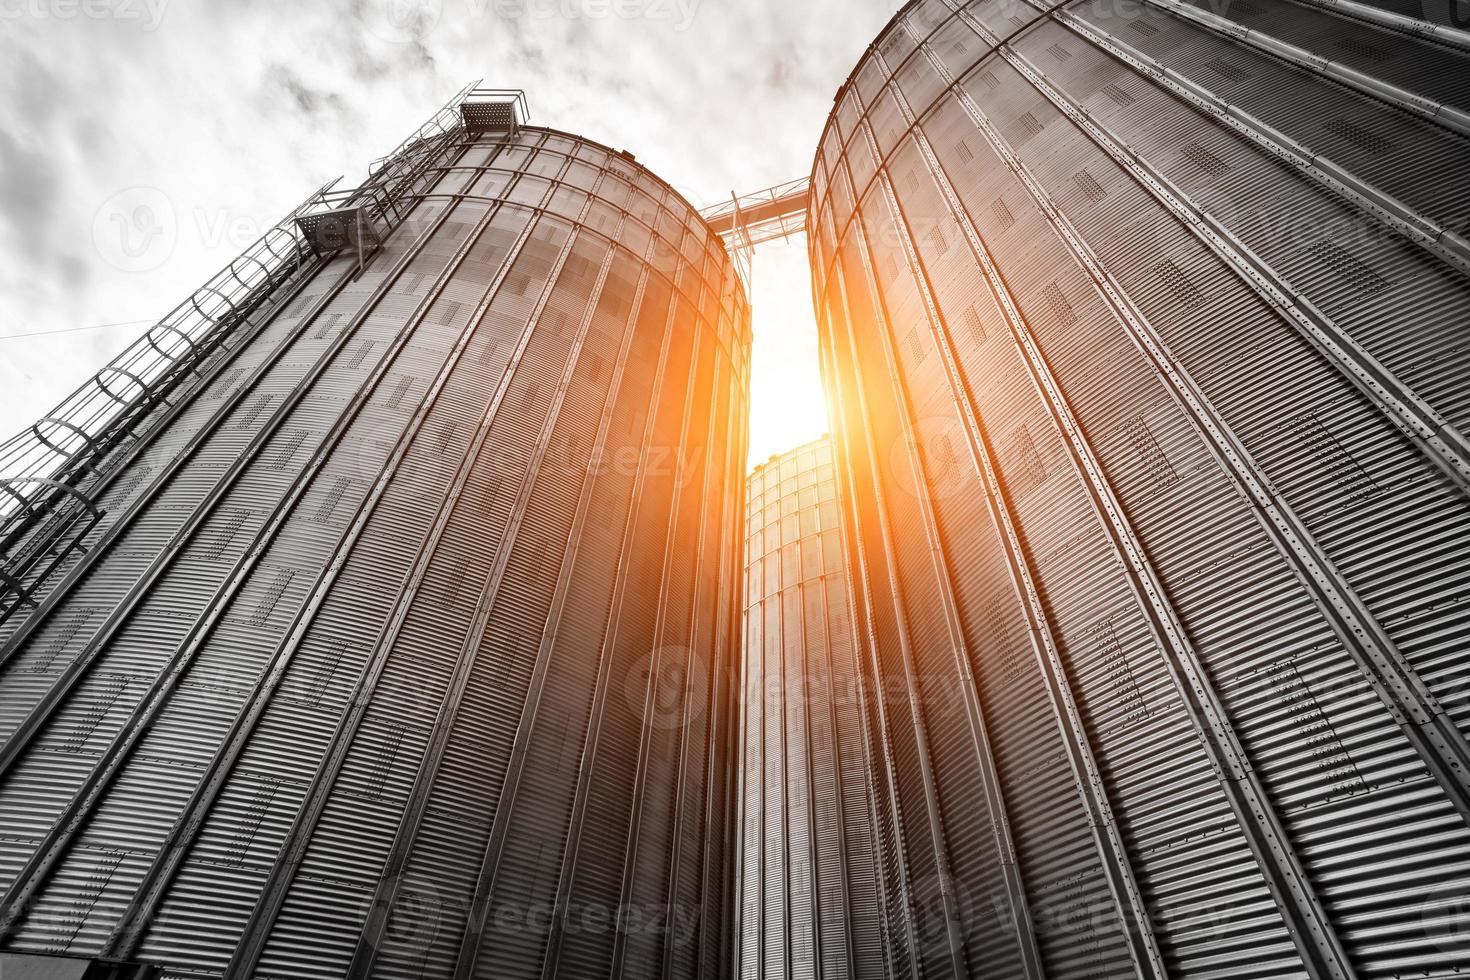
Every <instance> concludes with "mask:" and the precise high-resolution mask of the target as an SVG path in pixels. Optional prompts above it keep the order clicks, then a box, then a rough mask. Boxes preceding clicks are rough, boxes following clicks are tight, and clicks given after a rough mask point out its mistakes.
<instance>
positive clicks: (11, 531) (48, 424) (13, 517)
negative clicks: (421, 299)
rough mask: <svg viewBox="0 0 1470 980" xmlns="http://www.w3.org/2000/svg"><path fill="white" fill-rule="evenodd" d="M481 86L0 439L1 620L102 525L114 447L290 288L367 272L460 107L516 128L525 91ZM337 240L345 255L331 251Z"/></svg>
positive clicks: (447, 148) (460, 132)
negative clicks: (329, 273)
mask: <svg viewBox="0 0 1470 980" xmlns="http://www.w3.org/2000/svg"><path fill="white" fill-rule="evenodd" d="M478 85H479V82H478V81H476V82H472V83H471V84H470V85H467V86H465V87H464V88H463V89H461V90H460V91H459V92H458V93H456V94H455V96H454V97H453V98H452V99H450V100H449V101H448V102H446V103H445V104H444V106H443V107H441V108H440V109H439V110H438V112H436V113H435V114H434V115H433V116H432V117H431V118H430V119H429V121H428V122H426V123H425V124H424V125H423V126H421V127H419V129H418V130H417V131H416V132H415V133H414V134H413V135H412V136H410V137H409V138H408V139H406V140H404V141H403V142H402V143H400V144H399V145H398V146H397V147H396V148H395V149H394V150H393V152H391V153H389V154H388V155H387V156H385V157H382V158H380V159H379V160H377V161H375V162H374V163H373V164H372V166H371V167H370V168H369V174H368V178H367V180H365V181H364V182H363V183H362V185H360V186H359V187H356V188H354V189H351V190H335V189H334V188H335V187H336V185H337V184H338V182H339V181H340V178H339V179H338V180H333V181H329V182H328V183H326V184H324V185H322V186H321V187H320V188H318V189H317V190H316V191H314V192H313V193H312V194H311V195H310V196H309V197H308V198H307V199H306V200H305V201H304V202H302V203H301V204H300V205H299V206H298V207H297V208H295V209H294V210H292V211H291V212H290V213H289V214H287V215H286V217H284V218H283V219H282V220H281V221H280V222H278V223H277V224H276V225H275V226H274V227H272V228H271V229H269V230H268V231H266V233H265V234H264V235H262V236H261V238H260V239H258V240H257V241H256V242H254V243H253V244H251V245H250V246H249V247H248V248H246V249H245V251H244V252H243V253H242V254H241V255H239V256H237V257H236V258H235V259H234V260H233V261H231V262H230V263H229V265H227V266H226V267H225V268H224V269H222V270H220V272H218V273H216V274H215V276H214V277H213V278H211V279H210V280H209V281H208V282H206V283H205V284H204V285H203V286H202V287H200V288H199V289H198V290H196V291H195V292H194V293H193V294H191V295H190V296H189V297H188V298H186V299H185V300H184V301H183V302H182V303H180V304H179V305H178V306H177V307H175V308H174V309H173V310H172V311H170V312H169V313H168V314H167V315H165V316H164V317H163V318H162V319H161V320H160V321H159V322H158V323H156V324H154V325H153V326H151V327H149V329H148V330H146V331H144V332H143V334H142V335H141V336H139V337H138V338H137V339H136V340H135V341H134V342H133V343H132V344H130V345H129V346H128V347H127V348H126V349H125V350H123V351H122V353H120V354H118V355H117V356H116V357H115V358H113V359H112V360H111V361H110V362H109V363H108V364H107V365H106V366H104V367H103V368H102V369H101V370H99V371H98V372H97V373H96V374H94V375H93V376H92V377H90V378H88V379H87V380H86V382H84V383H83V384H82V385H81V386H80V387H79V388H77V390H76V391H74V392H72V393H71V394H70V395H68V396H67V397H66V398H65V399H63V400H62V402H61V404H59V405H58V406H57V407H56V408H55V409H54V410H52V411H51V412H49V413H47V415H46V416H45V417H44V418H43V419H41V421H39V422H37V423H36V424H35V425H32V426H29V427H27V428H26V429H24V430H23V431H21V432H19V433H17V434H16V435H14V436H12V437H10V438H9V439H6V440H5V441H4V442H0V490H3V492H0V623H3V622H5V621H6V620H7V619H8V618H9V617H10V616H11V615H12V614H13V613H14V612H15V610H16V609H17V608H19V607H20V606H22V605H24V604H26V603H27V602H29V601H31V600H32V599H33V597H34V596H36V595H37V594H38V591H39V589H40V587H41V586H42V585H44V583H45V581H46V580H47V577H48V576H49V575H50V574H51V573H52V572H53V571H55V570H56V569H57V568H58V567H59V566H60V564H61V562H62V560H63V559H64V558H65V557H66V556H67V555H69V554H70V553H71V552H72V551H74V550H76V549H77V548H81V547H82V538H83V537H84V536H85V535H86V534H87V533H88V532H89V531H90V530H91V529H92V528H93V527H95V526H96V524H97V522H98V521H99V520H100V519H101V517H102V511H101V510H100V509H99V507H98V501H97V500H96V499H95V497H94V494H93V490H94V489H97V488H98V485H99V483H100V481H101V480H102V479H103V478H104V477H105V476H107V475H108V473H109V472H111V471H112V470H113V469H115V468H116V466H117V465H118V463H119V461H120V460H121V459H123V458H125V456H126V454H125V453H124V452H120V451H119V450H121V449H124V448H126V447H127V446H130V445H133V444H136V442H137V440H138V439H140V438H141V437H142V436H143V435H145V434H146V433H147V432H148V431H149V430H150V429H151V428H152V425H153V423H156V422H157V421H158V419H159V418H160V417H161V415H162V414H163V413H162V412H160V411H158V409H159V407H160V406H164V407H165V409H164V410H165V411H166V410H167V407H168V406H171V405H174V404H178V403H179V401H180V400H182V399H185V398H187V397H188V396H189V395H190V394H192V393H193V391H194V390H195V389H196V388H197V386H198V385H199V384H201V383H202V382H203V380H204V378H205V376H206V374H205V372H204V371H203V370H202V367H203V365H204V364H205V362H206V361H208V360H209V359H210V357H211V356H212V355H213V354H215V353H216V352H217V351H219V350H221V349H223V350H226V351H228V350H230V349H231V348H232V346H233V344H232V341H233V340H235V339H236V338H237V337H238V336H239V335H240V334H242V333H243V332H247V331H249V330H251V329H253V328H254V327H255V326H257V325H258V324H259V323H260V322H262V321H263V320H264V319H266V318H268V317H269V316H271V315H272V314H274V313H275V312H276V311H277V309H278V308H279V306H280V304H281V302H282V301H283V300H284V298H285V297H286V296H288V295H290V293H291V290H290V288H289V287H290V286H294V285H295V284H296V283H297V282H299V281H300V280H301V279H303V278H304V277H306V276H309V275H310V274H312V273H313V272H315V271H317V270H318V269H320V268H321V267H322V266H323V265H324V264H325V263H326V261H327V260H328V259H329V258H330V257H331V255H333V254H335V252H336V251H338V250H339V249H340V247H346V246H348V245H351V246H353V247H356V248H357V249H358V250H359V255H358V258H359V264H361V263H362V262H365V261H366V259H367V257H368V256H369V255H370V254H371V253H372V252H373V251H374V250H376V249H377V248H379V247H381V243H382V241H383V239H384V238H386V237H387V235H388V234H389V233H391V232H392V231H393V230H394V229H395V228H396V227H397V226H398V225H399V224H400V223H401V222H402V221H403V219H404V218H405V217H406V215H407V211H408V208H409V207H411V206H412V204H413V203H415V202H416V201H417V200H418V198H419V196H420V195H421V194H422V193H423V190H424V187H423V186H421V185H422V183H423V181H425V180H429V181H432V180H434V179H437V169H436V168H438V167H441V166H442V165H443V164H444V163H445V162H446V160H447V157H448V155H449V153H450V152H452V150H453V149H454V147H455V146H456V145H457V144H458V142H459V141H460V140H461V138H462V137H463V136H464V135H465V133H466V130H467V127H466V124H465V117H464V112H463V108H464V106H465V105H466V104H479V103H482V102H483V103H486V104H489V103H491V102H492V101H495V100H496V99H501V100H503V99H504V98H505V97H507V96H509V97H510V98H511V103H512V105H513V109H512V116H513V118H514V119H515V121H516V125H519V121H520V120H521V119H523V118H524V105H525V97H524V95H522V94H519V93H514V92H504V91H500V90H488V89H478V88H476V86H478ZM513 131H514V127H513V128H512V132H513ZM332 235H337V236H339V237H340V240H341V245H340V246H339V247H338V248H327V247H324V244H325V243H330V242H331V241H334V240H336V239H333V238H332V237H330V236H332ZM324 236H326V237H324ZM175 396H178V397H175Z"/></svg>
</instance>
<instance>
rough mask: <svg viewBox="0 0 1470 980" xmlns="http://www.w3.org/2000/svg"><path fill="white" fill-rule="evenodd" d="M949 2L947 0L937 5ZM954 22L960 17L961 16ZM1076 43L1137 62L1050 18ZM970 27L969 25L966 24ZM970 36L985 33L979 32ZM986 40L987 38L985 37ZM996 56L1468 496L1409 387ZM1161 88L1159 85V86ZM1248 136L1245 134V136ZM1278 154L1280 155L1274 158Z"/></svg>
mask: <svg viewBox="0 0 1470 980" xmlns="http://www.w3.org/2000/svg"><path fill="white" fill-rule="evenodd" d="M945 2H953V0H945ZM961 16H968V15H967V14H961ZM1055 17H1056V19H1057V20H1058V22H1060V23H1062V24H1064V25H1065V26H1067V27H1068V28H1070V29H1071V30H1073V31H1074V32H1075V33H1077V34H1078V35H1079V36H1081V37H1083V38H1086V39H1087V40H1090V41H1092V42H1094V43H1096V44H1097V45H1099V46H1101V47H1103V48H1104V49H1106V50H1108V51H1110V52H1111V53H1113V54H1115V55H1117V56H1118V57H1120V58H1122V59H1123V60H1124V61H1128V62H1129V63H1131V64H1133V65H1134V66H1135V67H1139V68H1142V67H1143V66H1142V65H1141V63H1140V62H1139V61H1138V60H1137V59H1136V58H1134V57H1133V56H1132V55H1131V54H1130V53H1129V52H1128V51H1127V50H1126V49H1125V48H1123V47H1121V46H1120V45H1119V42H1117V40H1116V39H1114V38H1112V37H1109V36H1107V35H1103V34H1100V33H1099V32H1098V31H1097V30H1096V29H1094V28H1093V27H1092V26H1091V25H1089V24H1087V23H1086V22H1085V21H1083V20H1082V19H1081V18H1079V17H1077V16H1076V15H1075V14H1072V13H1071V12H1070V11H1067V10H1058V11H1057V12H1056V14H1055ZM972 23H973V21H972ZM974 27H975V29H976V30H977V31H980V32H982V33H985V34H988V32H985V31H984V28H983V26H981V25H979V24H978V23H976V24H974ZM991 37H993V35H991ZM999 55H1000V56H1001V57H1002V58H1004V59H1005V60H1006V61H1007V63H1009V64H1010V65H1011V66H1012V67H1014V68H1015V69H1016V70H1017V71H1019V72H1021V74H1023V75H1024V76H1026V78H1027V79H1029V80H1030V82H1031V84H1032V85H1033V86H1034V87H1035V88H1036V90H1037V91H1038V92H1040V93H1041V94H1042V95H1044V96H1045V97H1046V98H1047V100H1048V101H1050V102H1051V103H1052V104H1053V105H1055V106H1056V107H1057V109H1059V110H1060V111H1061V112H1062V113H1063V114H1064V115H1065V116H1066V117H1067V118H1068V119H1070V120H1072V122H1074V123H1075V124H1076V125H1077V126H1078V127H1079V128H1081V129H1082V130H1083V131H1084V132H1086V133H1087V134H1088V135H1089V137H1090V138H1091V139H1092V140H1093V141H1094V142H1095V143H1097V144H1098V145H1099V146H1100V147H1101V148H1102V149H1103V150H1104V151H1105V152H1106V153H1107V154H1108V155H1109V156H1110V157H1112V158H1113V159H1114V160H1115V161H1116V162H1117V163H1118V165H1119V166H1121V167H1123V168H1124V169H1125V170H1127V171H1129V172H1130V173H1132V174H1133V175H1134V176H1135V177H1136V178H1137V179H1138V180H1139V182H1140V183H1141V184H1142V185H1143V186H1144V187H1145V188H1147V189H1148V190H1149V192H1150V193H1152V194H1153V196H1154V197H1155V198H1156V199H1157V200H1158V201H1159V202H1160V203H1161V204H1163V205H1164V206H1165V207H1166V208H1167V209H1168V210H1169V211H1170V212H1171V213H1172V214H1174V216H1175V217H1176V218H1178V219H1179V220H1180V221H1182V222H1184V223H1185V224H1186V225H1187V226H1188V227H1189V228H1190V229H1191V230H1192V231H1193V232H1194V233H1195V235H1196V236H1197V237H1198V238H1199V239H1200V240H1201V241H1202V242H1203V243H1204V244H1205V245H1206V246H1208V247H1209V248H1210V249H1211V250H1212V251H1213V252H1214V253H1215V254H1216V255H1218V256H1219V257H1220V258H1221V259H1223V260H1224V261H1225V262H1226V263H1227V264H1228V265H1229V266H1230V267H1231V268H1232V269H1234V270H1235V271H1236V273H1237V274H1238V275H1239V276H1240V278H1241V281H1242V282H1244V283H1245V284H1246V285H1248V286H1250V287H1251V289H1253V290H1254V291H1255V292H1256V293H1257V294H1258V295H1260V297H1261V298H1262V299H1263V300H1265V301H1266V302H1267V303H1268V304H1269V305H1271V306H1272V307H1273V308H1275V309H1276V310H1278V311H1279V312H1280V313H1281V314H1282V316H1283V318H1284V319H1285V320H1286V322H1288V323H1290V324H1291V325H1292V326H1293V327H1294V328H1295V329H1296V330H1297V331H1298V332H1299V333H1300V334H1301V335H1302V337H1303V338H1304V339H1305V340H1306V341H1307V342H1308V343H1310V344H1311V345H1312V346H1313V347H1314V348H1316V349H1317V350H1318V351H1320V352H1321V354H1322V356H1323V357H1324V358H1326V359H1327V360H1328V362H1329V363H1331V364H1333V365H1334V366H1336V367H1337V369H1338V370H1339V371H1340V372H1341V373H1342V375H1343V376H1344V377H1345V378H1347V379H1348V381H1350V382H1351V383H1352V384H1353V385H1354V386H1355V387H1356V388H1358V389H1359V390H1360V391H1361V392H1363V393H1364V395H1366V396H1367V397H1368V398H1369V399H1370V400H1371V401H1372V402H1373V404H1375V405H1376V406H1378V408H1379V410H1380V411H1382V412H1383V414H1384V415H1385V417H1387V418H1388V419H1389V421H1391V422H1392V423H1393V424H1394V425H1395V426H1397V427H1398V428H1399V429H1400V430H1401V431H1402V432H1403V433H1404V434H1405V435H1406V436H1408V438H1409V439H1411V440H1412V441H1413V442H1414V444H1415V445H1417V446H1418V447H1419V448H1420V450H1421V451H1422V452H1423V453H1424V455H1425V457H1426V458H1427V459H1429V460H1430V461H1431V462H1433V463H1434V464H1435V465H1436V466H1438V467H1439V468H1440V469H1441V470H1443V471H1444V473H1445V474H1446V475H1447V476H1448V477H1449V478H1450V479H1451V480H1453V481H1454V483H1455V484H1456V486H1458V487H1459V488H1460V490H1461V492H1462V493H1466V494H1470V439H1467V438H1466V437H1465V435H1464V434H1463V433H1461V432H1460V431H1458V430H1457V429H1456V428H1455V427H1454V426H1452V425H1451V424H1450V423H1449V422H1448V421H1447V420H1446V419H1445V418H1444V417H1443V416H1442V415H1441V414H1440V413H1439V412H1437V411H1436V410H1435V409H1434V408H1433V407H1432V406H1431V405H1429V404H1428V403H1427V402H1425V401H1424V400H1423V399H1422V398H1420V397H1419V396H1418V395H1417V394H1416V393H1415V392H1414V391H1413V389H1412V388H1410V387H1409V386H1408V385H1406V384H1405V383H1404V382H1403V381H1402V380H1400V379H1399V378H1398V377H1396V376H1395V375H1394V374H1393V373H1392V372H1391V371H1389V370H1388V369H1387V368H1386V367H1384V366H1383V365H1382V364H1381V363H1379V361H1378V360H1377V359H1376V358H1375V357H1373V355H1371V354H1370V353H1369V352H1368V351H1367V350H1366V349H1364V348H1363V346H1362V345H1361V344H1359V343H1357V342H1356V341H1355V340H1353V338H1352V337H1351V336H1349V335H1348V333H1347V332H1346V331H1345V330H1343V329H1342V328H1341V327H1340V326H1338V325H1337V324H1336V323H1334V322H1333V321H1332V320H1331V318H1329V317H1327V316H1326V315H1325V314H1323V313H1322V312H1321V311H1319V310H1317V309H1315V308H1314V307H1313V306H1312V305H1311V304H1310V303H1309V302H1308V301H1307V300H1306V299H1305V298H1304V297H1303V296H1301V295H1300V294H1299V293H1298V292H1297V291H1296V290H1294V289H1292V287H1291V286H1290V285H1289V284H1288V283H1285V282H1283V281H1282V280H1281V277H1280V276H1279V275H1277V274H1276V273H1275V272H1273V271H1272V270H1271V269H1270V267H1269V266H1267V265H1266V264H1265V263H1264V262H1262V261H1261V260H1259V259H1258V258H1255V257H1254V256H1253V255H1252V253H1251V252H1250V249H1249V248H1248V247H1247V246H1246V245H1245V243H1243V242H1242V241H1240V240H1239V238H1238V237H1236V236H1235V235H1234V234H1233V233H1232V232H1231V231H1230V230H1229V229H1228V228H1226V227H1225V226H1224V225H1223V224H1222V223H1220V222H1219V221H1218V220H1217V219H1216V218H1215V217H1214V216H1213V215H1211V214H1209V213H1208V212H1207V211H1205V210H1204V209H1203V208H1201V207H1200V206H1199V205H1198V204H1196V203H1194V202H1193V201H1191V200H1189V198H1188V197H1187V196H1186V195H1185V194H1183V193H1182V192H1181V191H1180V190H1179V189H1178V188H1177V187H1175V186H1173V185H1172V184H1171V183H1170V182H1169V181H1168V180H1167V179H1166V178H1165V177H1164V176H1163V175H1162V174H1160V173H1159V172H1158V171H1157V170H1156V168H1154V167H1153V166H1152V165H1150V164H1149V163H1148V162H1147V161H1146V160H1145V159H1144V157H1143V156H1142V155H1141V154H1138V153H1135V152H1133V151H1132V150H1130V149H1129V148H1128V147H1127V146H1126V145H1124V144H1123V143H1121V142H1120V141H1119V140H1118V139H1117V138H1116V137H1114V136H1113V135H1112V134H1111V133H1108V132H1106V131H1105V130H1103V129H1102V128H1101V127H1100V126H1099V125H1097V123H1096V122H1094V121H1093V120H1092V119H1091V117H1090V116H1089V115H1088V114H1087V113H1086V112H1085V111H1084V110H1083V109H1081V108H1080V107H1078V106H1077V105H1076V104H1075V103H1074V102H1073V101H1072V100H1071V99H1069V98H1068V97H1067V96H1066V95H1064V94H1063V93H1061V92H1060V91H1058V90H1057V89H1056V87H1055V86H1053V85H1051V84H1050V83H1049V82H1047V80H1046V79H1045V77H1043V76H1042V74H1041V73H1040V72H1038V71H1036V69H1035V68H1034V66H1032V65H1031V64H1030V63H1029V62H1027V61H1026V59H1025V58H1024V57H1022V56H1020V55H1019V54H1018V53H1017V52H1016V51H1015V50H1013V49H1012V48H1010V47H1009V46H1007V45H1001V46H1000V47H999ZM1159 80H1160V81H1161V82H1162V83H1163V84H1165V85H1166V87H1170V86H1172V84H1173V83H1172V82H1170V81H1169V80H1168V79H1167V78H1161V79H1159ZM1247 131H1249V130H1247ZM1282 152H1285V151H1282Z"/></svg>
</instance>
